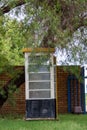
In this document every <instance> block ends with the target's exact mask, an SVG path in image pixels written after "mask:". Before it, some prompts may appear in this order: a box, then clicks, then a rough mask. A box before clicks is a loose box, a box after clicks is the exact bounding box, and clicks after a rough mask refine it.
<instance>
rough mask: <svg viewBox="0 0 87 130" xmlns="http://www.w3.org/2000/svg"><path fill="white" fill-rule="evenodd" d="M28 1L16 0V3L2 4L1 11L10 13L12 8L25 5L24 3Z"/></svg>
mask: <svg viewBox="0 0 87 130" xmlns="http://www.w3.org/2000/svg"><path fill="white" fill-rule="evenodd" d="M25 3H26V2H25V0H17V1H16V2H15V4H11V5H10V4H8V5H6V6H2V7H1V8H0V12H1V13H2V14H5V13H8V12H9V11H10V10H11V9H13V8H15V7H18V6H21V5H23V4H25Z"/></svg>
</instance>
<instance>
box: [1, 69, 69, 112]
mask: <svg viewBox="0 0 87 130" xmlns="http://www.w3.org/2000/svg"><path fill="white" fill-rule="evenodd" d="M68 75H69V73H68V72H65V71H64V70H63V69H62V67H57V86H58V87H57V112H58V113H67V112H68V99H67V97H68V92H67V91H68V90H67V78H68ZM1 78H5V79H6V81H7V80H9V77H7V78H6V76H1V77H0V79H1ZM14 97H15V100H14V101H15V103H16V105H15V106H14V107H13V106H12V105H10V104H9V101H8V100H7V101H6V102H5V103H4V105H3V106H2V108H0V113H1V114H8V113H14V114H15V113H16V114H25V110H26V108H25V83H23V84H22V85H21V86H20V88H19V92H18V93H14Z"/></svg>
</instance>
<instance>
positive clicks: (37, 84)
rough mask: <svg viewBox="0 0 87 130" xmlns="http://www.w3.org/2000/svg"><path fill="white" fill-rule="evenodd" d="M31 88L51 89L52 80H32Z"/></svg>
mask: <svg viewBox="0 0 87 130" xmlns="http://www.w3.org/2000/svg"><path fill="white" fill-rule="evenodd" d="M29 89H50V82H30V83H29Z"/></svg>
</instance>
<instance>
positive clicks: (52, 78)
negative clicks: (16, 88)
mask: <svg viewBox="0 0 87 130" xmlns="http://www.w3.org/2000/svg"><path fill="white" fill-rule="evenodd" d="M29 55H30V53H28V52H26V53H25V98H26V100H33V99H34V100H37V99H39V100H40V99H54V98H55V93H54V66H53V64H54V61H53V55H52V54H51V55H50V58H51V63H52V66H51V67H50V71H49V72H36V73H38V74H39V73H50V80H30V81H29V73H33V74H34V73H35V72H28V66H29ZM37 55H40V53H38V54H37ZM30 82H49V83H50V85H51V87H50V89H34V90H33V89H30V90H29V83H30ZM38 90H39V91H50V95H51V97H50V98H29V91H38Z"/></svg>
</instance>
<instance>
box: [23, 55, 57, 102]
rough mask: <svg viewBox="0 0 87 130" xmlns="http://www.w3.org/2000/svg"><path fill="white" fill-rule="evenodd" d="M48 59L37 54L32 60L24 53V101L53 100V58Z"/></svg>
mask: <svg viewBox="0 0 87 130" xmlns="http://www.w3.org/2000/svg"><path fill="white" fill-rule="evenodd" d="M50 57H51V58H50ZM50 57H48V56H46V55H45V56H44V55H41V54H38V55H36V56H35V57H34V58H33V57H31V56H30V55H29V53H25V60H26V61H25V73H26V78H25V79H26V99H30V100H32V99H34V100H36V99H51V98H55V92H54V86H55V76H54V66H53V56H52V55H50ZM49 59H50V60H49ZM37 61H39V62H38V63H37ZM50 64H51V66H50Z"/></svg>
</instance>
